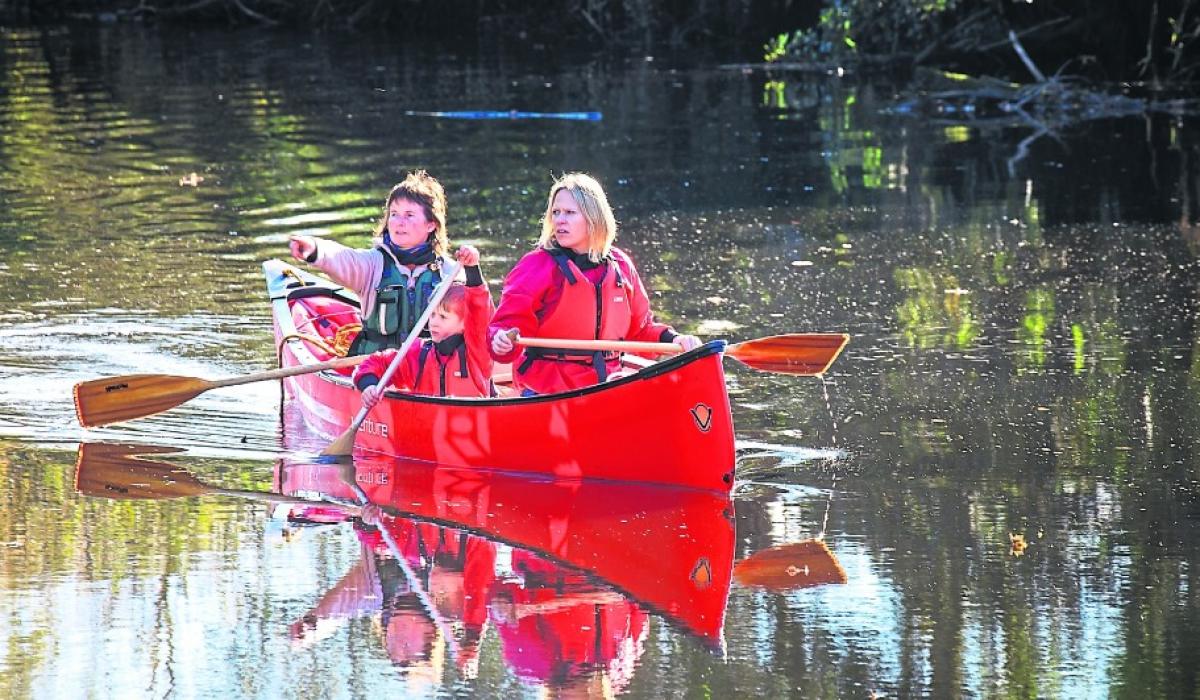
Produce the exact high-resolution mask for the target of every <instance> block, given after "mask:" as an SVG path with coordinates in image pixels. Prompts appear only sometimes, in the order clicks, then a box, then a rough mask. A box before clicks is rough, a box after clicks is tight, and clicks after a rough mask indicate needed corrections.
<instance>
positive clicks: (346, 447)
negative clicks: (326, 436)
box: [321, 421, 359, 457]
mask: <svg viewBox="0 0 1200 700" xmlns="http://www.w3.org/2000/svg"><path fill="white" fill-rule="evenodd" d="M358 426H359V422H358V421H354V422H353V423H351V424H350V427H349V429H347V430H346V432H344V433H342V434H341V435H339V436H338V439H336V440H334V441H333V442H331V443H329V446H328V447H326V448H325V449H323V450H321V455H322V456H323V457H346V456H349V455H351V454H353V453H354V437H355V436H356V435H358Z"/></svg>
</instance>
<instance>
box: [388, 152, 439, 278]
mask: <svg viewBox="0 0 1200 700" xmlns="http://www.w3.org/2000/svg"><path fill="white" fill-rule="evenodd" d="M398 199H404V200H407V201H409V202H412V203H414V204H419V205H421V208H422V209H424V210H425V218H426V219H429V220H430V221H432V222H434V224H435V225H436V226H437V228H435V229H434V230H433V233H432V234H430V236H429V238H428V239H427V240H428V242H429V244H430V245H432V246H433V254H434V255H436V256H437V257H439V258H442V257H445V256H446V253H447V251H449V250H450V240H449V237H448V236H447V234H446V190H445V189H444V188H443V187H442V183H440V182H438V181H437V178H435V177H433V176H432V175H430V174H429V173H427V172H425V171H424V170H417V171H415V172H411V173H409V174H408V175H407V176H406V177H405V178H404V180H403V181H401V182H399V183H397V184H396V185H395V186H394V187H392V191H391V192H388V196H387V200H386V201H385V202H384V203H383V216H381V217H380V218H379V224H378V225H376V226H375V237H376V238H378V239H381V240H382V238H383V234H384V232H385V231H387V222H388V210H389V209H390V208H391V206H392V202H394V201H396V200H398Z"/></svg>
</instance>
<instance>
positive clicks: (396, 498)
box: [276, 459, 735, 649]
mask: <svg viewBox="0 0 1200 700" xmlns="http://www.w3.org/2000/svg"><path fill="white" fill-rule="evenodd" d="M277 468H278V471H277V472H276V490H277V491H278V492H280V493H282V494H285V495H288V496H298V497H304V498H321V499H332V500H348V501H354V502H357V500H356V499H355V495H354V493H353V491H352V490H351V487H350V485H349V484H348V483H346V482H345V481H343V478H346V477H345V472H344V471H343V470H342V467H341V465H337V464H286V463H280V464H279V465H278V467H277ZM353 473H354V478H355V480H356V481H357V483H358V484H359V486H361V487H362V489H363V491H364V492H365V493H366V494H367V497H368V499H369V500H370V501H371V502H372V503H374V504H376V505H379V506H382V507H383V508H384V509H385V511H386V512H389V513H391V514H392V515H396V516H399V517H403V518H415V519H418V520H422V521H426V522H432V523H436V524H439V525H444V526H448V527H453V528H458V529H462V530H466V531H468V532H470V533H472V534H476V535H480V536H482V537H485V538H487V539H489V540H492V541H496V542H501V543H504V544H508V545H510V546H512V547H515V548H520V549H524V550H528V551H531V552H533V553H535V554H537V555H539V556H543V557H546V558H547V559H550V560H552V561H554V562H556V563H558V564H562V565H566V566H568V567H571V568H573V569H577V570H579V571H582V572H584V573H586V574H588V575H589V576H591V577H594V578H595V579H596V580H598V581H599V582H601V583H603V584H604V585H606V586H609V587H611V588H612V589H614V590H615V591H617V592H618V593H620V594H622V595H624V596H627V597H628V598H630V599H631V600H632V601H634V602H636V603H638V604H639V605H642V606H644V607H646V608H648V609H650V610H652V611H654V612H656V613H659V614H660V615H662V616H664V618H665V619H667V620H668V621H669V622H671V623H672V624H674V625H677V626H679V627H680V628H682V629H683V630H685V631H686V632H688V633H689V634H692V635H694V636H696V637H698V638H700V639H701V640H703V641H704V642H705V643H706V644H707V645H708V646H710V647H712V648H715V649H720V648H721V647H722V646H723V645H722V634H721V630H722V626H723V624H724V619H725V605H726V601H727V599H728V596H729V587H730V582H731V580H732V569H733V554H734V544H735V537H734V523H733V505H732V503H731V502H730V500H729V497H728V496H726V495H724V494H715V493H711V492H704V491H698V490H695V489H679V488H669V487H663V486H656V485H648V484H619V483H606V482H599V481H586V480H574V481H561V480H543V479H530V478H527V477H519V476H515V475H505V474H493V473H487V472H484V471H480V470H472V469H445V468H430V467H428V466H427V465H421V464H417V463H412V462H406V461H404V460H388V459H358V460H356V461H355V463H354V469H353Z"/></svg>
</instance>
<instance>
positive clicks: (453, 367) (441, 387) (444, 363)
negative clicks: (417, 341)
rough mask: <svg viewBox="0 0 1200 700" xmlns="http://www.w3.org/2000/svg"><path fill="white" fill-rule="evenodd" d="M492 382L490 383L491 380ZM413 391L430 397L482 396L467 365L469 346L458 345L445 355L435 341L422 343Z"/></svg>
mask: <svg viewBox="0 0 1200 700" xmlns="http://www.w3.org/2000/svg"><path fill="white" fill-rule="evenodd" d="M489 384H490V382H489ZM413 393H416V394H427V395H429V396H479V395H480V393H479V386H478V385H476V384H475V380H474V379H472V378H471V372H470V369H469V366H468V365H467V345H466V343H463V344H462V345H459V346H458V347H457V348H455V350H454V351H453V352H451V353H450V355H449V356H446V357H443V356H442V354H441V353H439V352H438V351H437V349H436V348H435V347H434V342H433V341H432V340H426V341H425V342H424V343H422V345H421V353H420V355H418V357H417V374H416V378H415V379H414V381H413Z"/></svg>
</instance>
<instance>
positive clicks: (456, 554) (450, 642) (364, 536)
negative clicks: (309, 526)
mask: <svg viewBox="0 0 1200 700" xmlns="http://www.w3.org/2000/svg"><path fill="white" fill-rule="evenodd" d="M351 522H352V523H353V529H354V532H355V535H356V537H357V538H358V540H359V542H360V545H361V549H362V555H361V557H360V558H359V560H358V562H357V563H356V564H355V565H354V567H352V568H351V569H350V571H348V572H347V573H346V575H345V576H343V577H342V579H341V580H340V581H338V583H337V584H335V585H334V587H333V588H331V589H330V590H329V591H328V592H327V593H325V595H323V596H322V597H321V599H320V600H319V601H318V602H317V604H316V605H315V606H314V607H313V608H312V609H311V610H309V612H308V613H306V614H305V615H304V616H303V617H302V618H301V619H300V620H297V621H296V622H294V623H293V624H292V625H291V626H290V628H289V631H290V634H291V636H292V639H293V642H294V643H296V644H297V645H307V644H311V643H314V642H315V641H317V640H319V639H323V638H325V637H327V636H329V635H330V634H331V633H332V632H333V631H334V630H336V629H337V628H339V627H340V626H341V625H342V624H344V623H345V622H346V621H348V620H350V619H353V618H356V617H364V616H374V617H376V619H377V621H378V625H377V627H378V629H379V632H380V634H381V636H382V642H383V647H384V649H385V650H386V652H387V654H388V657H389V658H390V659H391V660H392V661H393V662H394V663H395V664H396V665H397V666H399V667H402V668H404V669H406V671H407V672H408V673H409V675H413V674H414V673H415V674H417V675H420V674H422V673H428V674H429V676H430V678H434V679H436V678H440V677H441V668H442V666H443V664H444V662H445V657H446V653H447V651H449V652H450V654H451V657H452V660H453V661H454V662H455V663H456V664H457V666H458V668H459V671H460V673H461V674H462V675H463V676H464V677H468V678H470V677H473V676H474V675H475V673H476V672H477V669H478V651H479V644H480V642H481V641H482V638H483V633H484V629H485V628H486V625H487V596H488V592H489V590H490V588H491V585H492V581H493V580H494V578H495V573H494V561H495V558H496V545H495V544H493V543H492V542H489V541H487V540H486V539H483V538H481V537H478V536H474V535H470V534H468V533H466V532H464V531H462V530H457V529H454V528H449V527H441V526H438V525H434V524H432V523H424V522H418V521H415V520H410V519H406V518H398V517H393V516H390V515H388V514H386V513H384V512H383V511H382V510H381V509H380V508H379V507H378V506H375V505H369V506H366V507H364V508H363V509H362V514H361V517H360V518H356V519H351ZM384 528H386V529H387V531H388V533H389V534H390V535H391V537H392V540H393V541H394V542H395V543H396V545H397V548H398V551H396V550H392V548H391V547H390V545H388V544H387V543H386V542H385V538H384V537H383V536H382V529H384ZM398 556H399V557H402V558H403V561H401V560H400V559H397V557H398Z"/></svg>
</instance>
